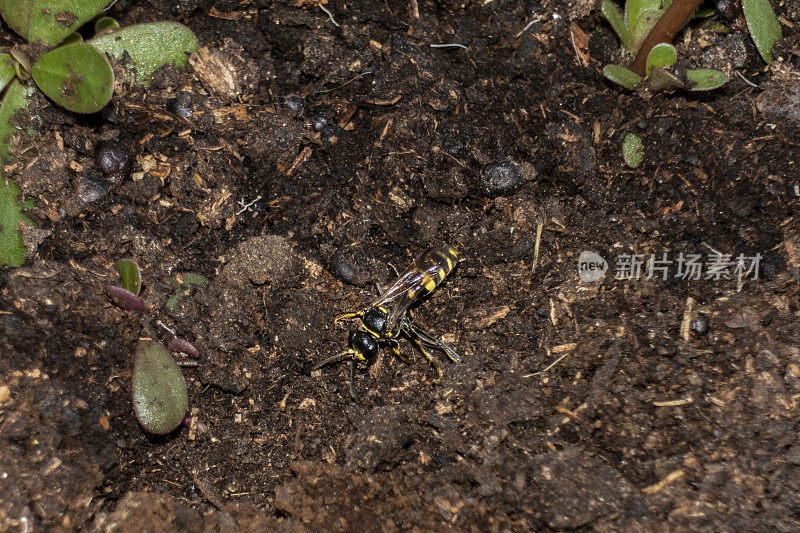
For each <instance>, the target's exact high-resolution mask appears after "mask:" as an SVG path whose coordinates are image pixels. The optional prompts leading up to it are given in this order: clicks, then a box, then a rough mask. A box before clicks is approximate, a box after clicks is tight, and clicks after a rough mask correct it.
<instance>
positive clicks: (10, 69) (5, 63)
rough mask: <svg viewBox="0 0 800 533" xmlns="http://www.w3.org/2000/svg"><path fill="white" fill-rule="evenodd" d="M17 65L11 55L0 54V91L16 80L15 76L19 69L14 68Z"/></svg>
mask: <svg viewBox="0 0 800 533" xmlns="http://www.w3.org/2000/svg"><path fill="white" fill-rule="evenodd" d="M15 63H16V62H15V61H14V58H13V57H11V55H10V54H0V91H2V90H3V89H5V88H6V85H8V82H10V81H11V80H12V79H14V75H15V74H16V73H17V69H16V68H14V64H15Z"/></svg>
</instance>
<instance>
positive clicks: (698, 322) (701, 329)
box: [689, 315, 708, 335]
mask: <svg viewBox="0 0 800 533" xmlns="http://www.w3.org/2000/svg"><path fill="white" fill-rule="evenodd" d="M689 327H691V328H692V331H694V332H695V333H699V334H700V335H703V334H705V333H706V332H707V331H708V318H706V316H705V315H700V316H698V317H697V318H695V319H693V320H692V322H691V323H690V324H689Z"/></svg>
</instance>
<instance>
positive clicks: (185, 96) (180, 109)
mask: <svg viewBox="0 0 800 533" xmlns="http://www.w3.org/2000/svg"><path fill="white" fill-rule="evenodd" d="M169 110H170V111H171V112H172V113H175V114H176V115H178V116H179V117H183V118H186V119H189V118H192V113H193V111H192V95H191V94H190V93H188V92H186V91H181V92H179V93H178V94H177V96H175V98H173V99H172V100H170V101H169Z"/></svg>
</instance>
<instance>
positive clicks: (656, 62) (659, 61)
mask: <svg viewBox="0 0 800 533" xmlns="http://www.w3.org/2000/svg"><path fill="white" fill-rule="evenodd" d="M677 60H678V51H677V50H675V47H674V46H672V45H671V44H668V43H660V44H657V45H655V46H654V47H653V49H652V50H650V53H649V54H648V55H647V66H646V67H645V72H646V73H647V75H648V76H649V75H650V71H651V70H653V67H658V68H664V67H671V66H672V65H674V64H675V62H676V61H677Z"/></svg>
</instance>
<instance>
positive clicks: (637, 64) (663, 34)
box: [630, 0, 703, 76]
mask: <svg viewBox="0 0 800 533" xmlns="http://www.w3.org/2000/svg"><path fill="white" fill-rule="evenodd" d="M702 1H703V0H675V1H674V2H672V3H671V4H670V6H669V7H668V8H667V10H666V11H664V14H663V15H661V18H660V19H658V22H656V25H655V26H653V29H652V30H650V33H649V34H647V37H646V38H645V40H644V42H642V46H641V47H640V48H639V51H638V52H637V53H636V57H634V58H633V63H631V66H630V70H632V71H633V72H635V73H636V74H639V75H640V76H644V68H645V66H646V65H647V56H648V54H650V50H652V49H653V47H654V46H655V45H657V44H659V43H670V42H672V39H674V38H675V35H676V34H677V33H678V32H679V31H680V29H681V28H683V26H684V25H685V24H686V22H687V21H688V20H689V17H691V16H692V13H694V12H695V11H696V10H697V8H698V6H700V4H701V3H702Z"/></svg>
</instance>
